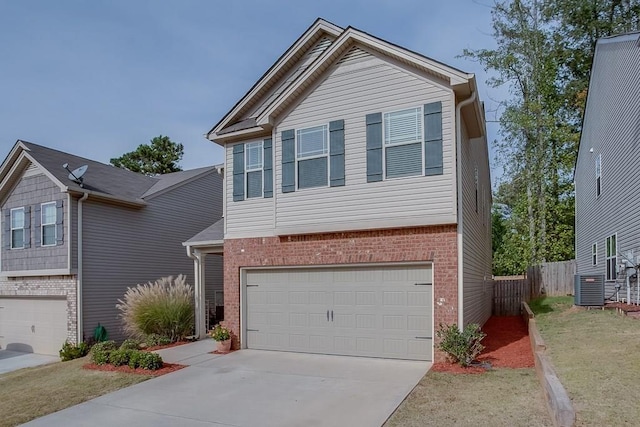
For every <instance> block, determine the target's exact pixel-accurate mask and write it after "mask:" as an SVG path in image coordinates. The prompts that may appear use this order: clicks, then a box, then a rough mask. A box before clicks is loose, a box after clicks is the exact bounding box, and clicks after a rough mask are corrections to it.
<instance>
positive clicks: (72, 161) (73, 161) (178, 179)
mask: <svg viewBox="0 0 640 427" xmlns="http://www.w3.org/2000/svg"><path fill="white" fill-rule="evenodd" d="M65 163H66V164H68V168H69V169H70V170H75V169H76V168H78V167H80V166H83V165H87V166H88V168H87V171H86V173H85V174H84V176H83V183H82V186H80V184H78V183H77V182H75V181H74V180H72V179H69V172H68V171H67V170H66V169H65V168H64V167H63V165H64V164H65ZM30 164H35V165H36V166H38V167H39V168H40V169H41V170H42V172H43V173H45V174H46V175H47V176H48V177H49V179H51V180H52V181H53V182H54V183H55V184H56V185H58V187H60V190H61V191H64V192H72V193H77V194H89V195H91V196H93V197H98V198H102V199H106V200H111V201H116V202H119V203H122V204H128V205H135V206H143V205H145V204H146V202H145V198H148V197H150V196H152V195H155V194H158V193H160V192H162V191H168V190H169V189H171V188H175V187H176V186H179V185H181V184H183V183H185V182H188V181H190V180H191V179H195V177H198V176H201V175H203V174H206V173H209V172H213V171H214V170H215V167H214V166H210V167H206V168H200V169H194V170H190V171H182V172H175V173H170V174H166V175H159V176H155V177H152V176H146V175H143V174H139V173H136V172H131V171H128V170H126V169H121V168H117V167H115V166H111V165H106V164H104V163H100V162H97V161H95V160H91V159H87V158H84V157H80V156H75V155H73V154H69V153H65V152H63V151H59V150H55V149H53V148H48V147H44V146H42V145H38V144H34V143H32V142H27V141H22V140H18V141H17V142H16V144H15V145H14V147H13V148H12V150H11V151H10V152H9V154H8V155H7V157H6V159H5V160H4V162H3V163H2V166H0V200H4V198H5V197H6V195H7V193H8V192H9V191H10V190H11V189H12V188H13V185H12V184H13V183H15V182H17V181H18V180H19V179H20V178H21V176H22V172H24V170H26V168H27V167H29V165H30Z"/></svg>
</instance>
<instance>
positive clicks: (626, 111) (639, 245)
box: [575, 33, 640, 302]
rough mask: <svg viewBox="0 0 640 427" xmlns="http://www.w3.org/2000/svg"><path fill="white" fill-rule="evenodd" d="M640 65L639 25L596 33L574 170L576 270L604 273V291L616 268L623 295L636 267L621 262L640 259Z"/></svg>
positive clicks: (608, 292)
mask: <svg viewBox="0 0 640 427" xmlns="http://www.w3.org/2000/svg"><path fill="white" fill-rule="evenodd" d="M639 70H640V33H633V34H623V35H619V36H614V37H607V38H603V39H600V40H598V42H597V43H596V49H595V55H594V59H593V67H592V70H591V81H590V83H589V92H588V97H587V105H586V109H585V113H584V122H583V126H582V135H581V138H580V148H579V152H578V160H577V163H576V172H575V185H576V260H577V272H578V274H601V275H604V276H605V297H611V296H613V298H615V284H616V276H618V284H619V285H621V289H620V294H619V298H625V299H626V298H627V297H628V296H627V287H626V277H627V276H632V275H633V274H634V273H635V271H634V270H633V269H627V268H626V265H625V266H624V267H622V268H621V267H620V265H621V264H627V263H628V264H629V265H631V264H638V263H640V203H638V202H637V200H636V199H637V191H638V189H639V188H640V173H639V170H640V116H639V114H640V113H639V112H640V110H639V108H638V103H639V101H640V72H639ZM617 270H619V271H620V272H621V273H622V272H626V274H624V273H622V274H618V275H616V271H617ZM636 289H637V287H636V284H635V280H633V281H632V286H631V289H630V291H631V292H630V293H631V299H632V300H633V301H634V302H635V301H637V295H636Z"/></svg>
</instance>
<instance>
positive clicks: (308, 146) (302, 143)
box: [296, 125, 329, 188]
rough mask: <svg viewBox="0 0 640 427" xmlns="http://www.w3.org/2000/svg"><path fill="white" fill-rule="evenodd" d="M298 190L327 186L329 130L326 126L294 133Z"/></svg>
mask: <svg viewBox="0 0 640 427" xmlns="http://www.w3.org/2000/svg"><path fill="white" fill-rule="evenodd" d="M296 164H297V170H298V173H297V174H298V188H311V187H326V186H328V185H329V129H328V126H327V125H320V126H314V127H311V128H306V129H299V130H297V131H296Z"/></svg>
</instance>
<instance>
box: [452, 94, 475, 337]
mask: <svg viewBox="0 0 640 427" xmlns="http://www.w3.org/2000/svg"><path fill="white" fill-rule="evenodd" d="M477 95H478V91H477V90H474V91H473V93H472V94H471V96H470V97H469V98H467V99H465V100H464V101H462V102H460V103H459V104H458V105H456V189H457V191H456V192H457V195H456V196H457V197H456V198H457V199H458V200H457V204H458V209H457V214H458V236H457V237H458V329H459V330H460V331H462V330H463V329H464V298H463V295H464V294H463V292H464V280H463V273H464V270H463V268H462V267H463V265H462V261H463V258H462V257H463V255H464V254H463V250H462V232H463V218H464V215H463V214H462V212H463V205H462V203H463V200H462V125H461V122H460V114H461V113H460V112H461V110H462V107H465V106H467V105H469V104H471V103H473V102H475V100H476V97H477Z"/></svg>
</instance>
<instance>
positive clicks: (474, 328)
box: [436, 323, 487, 366]
mask: <svg viewBox="0 0 640 427" xmlns="http://www.w3.org/2000/svg"><path fill="white" fill-rule="evenodd" d="M436 336H437V337H438V338H439V339H440V344H438V348H440V350H442V351H444V352H445V353H447V354H448V355H449V357H450V358H451V360H452V361H453V362H456V363H459V364H460V365H462V366H469V365H470V364H471V363H472V362H473V361H474V360H475V359H476V357H478V355H479V354H480V353H481V352H482V350H483V349H484V346H483V345H482V344H480V341H482V339H483V338H484V337H486V336H487V334H485V333H484V332H482V331H481V330H480V325H478V324H477V323H471V324H468V325H467V326H465V327H464V330H463V331H462V332H460V330H459V329H458V326H457V325H455V324H454V325H449V326H446V325H443V324H442V323H441V324H440V328H439V329H438V331H437V332H436Z"/></svg>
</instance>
